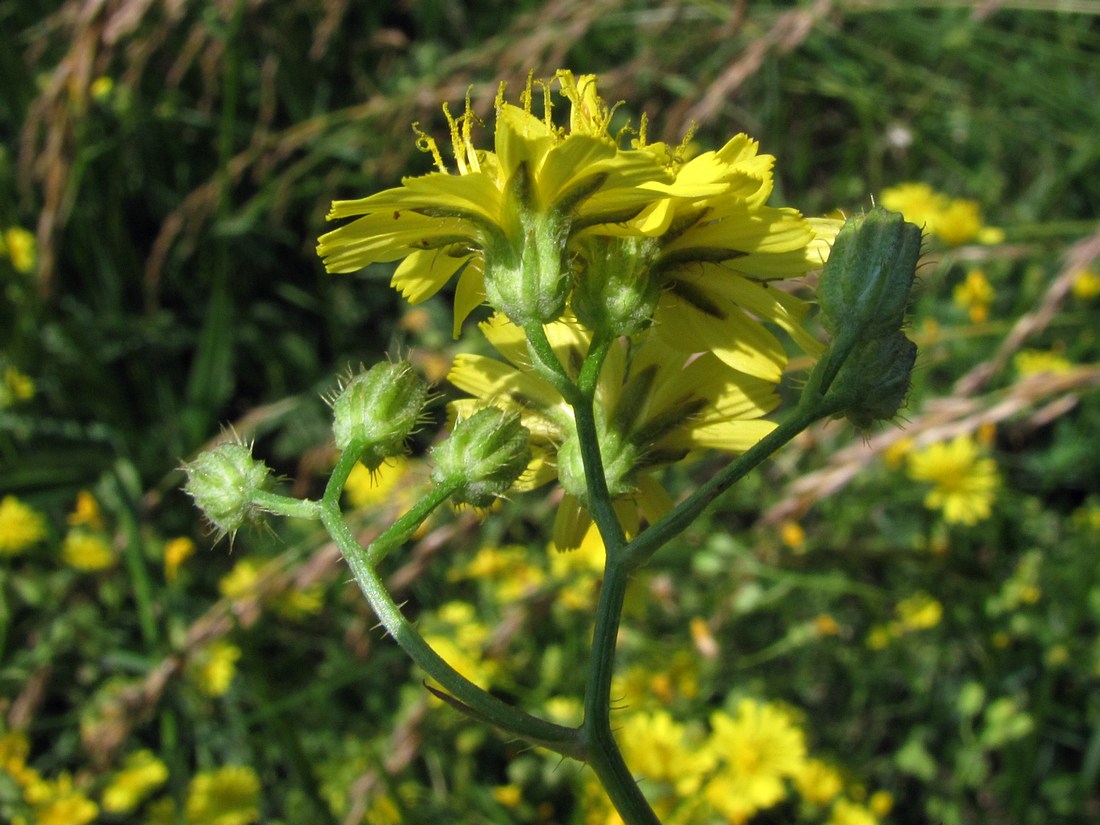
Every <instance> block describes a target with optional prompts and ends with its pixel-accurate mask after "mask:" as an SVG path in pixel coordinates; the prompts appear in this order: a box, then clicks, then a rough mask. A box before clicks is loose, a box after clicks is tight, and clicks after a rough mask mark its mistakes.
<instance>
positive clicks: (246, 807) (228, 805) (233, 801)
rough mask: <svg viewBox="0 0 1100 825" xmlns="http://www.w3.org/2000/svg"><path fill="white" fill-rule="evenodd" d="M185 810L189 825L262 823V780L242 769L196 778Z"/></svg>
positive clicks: (229, 767)
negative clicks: (260, 821) (260, 820)
mask: <svg viewBox="0 0 1100 825" xmlns="http://www.w3.org/2000/svg"><path fill="white" fill-rule="evenodd" d="M185 810H186V813H187V822H188V825H250V823H253V822H257V821H259V819H260V778H259V777H258V776H257V775H256V772H255V771H254V770H252V768H249V767H246V766H243V765H227V766H225V767H224V768H218V769H217V770H213V771H203V772H202V773H198V774H195V776H194V778H192V780H191V784H190V786H189V787H188V791H187V803H186V807H185Z"/></svg>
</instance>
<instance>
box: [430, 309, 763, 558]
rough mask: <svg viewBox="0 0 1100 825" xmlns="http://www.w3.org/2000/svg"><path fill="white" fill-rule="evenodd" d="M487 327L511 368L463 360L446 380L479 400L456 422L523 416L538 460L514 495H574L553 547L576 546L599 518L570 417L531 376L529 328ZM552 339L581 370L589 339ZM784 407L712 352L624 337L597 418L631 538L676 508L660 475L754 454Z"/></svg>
mask: <svg viewBox="0 0 1100 825" xmlns="http://www.w3.org/2000/svg"><path fill="white" fill-rule="evenodd" d="M481 328H482V330H483V331H484V333H485V335H486V337H487V338H488V339H489V341H490V342H491V343H492V344H493V346H494V347H496V349H497V350H498V351H499V352H500V353H501V354H502V355H503V356H504V357H505V359H507V361H506V362H505V361H499V360H496V359H492V358H488V357H484V356H479V355H459V356H458V357H457V358H456V359H455V364H454V367H453V368H452V369H451V373H450V375H449V376H448V378H449V380H450V381H451V383H453V384H454V385H455V386H457V387H458V388H459V389H462V390H465V391H466V392H469V393H471V395H473V396H474V397H473V398H467V399H461V400H458V401H455V402H453V403H452V404H451V405H450V412H451V416H452V418H456V419H457V418H468V417H470V416H471V415H472V414H473V413H474V412H475V411H476V410H477V409H479V408H480V407H482V406H485V405H491V406H498V407H501V408H502V409H505V410H516V411H518V412H519V413H520V415H521V420H522V423H523V425H524V426H525V427H527V429H528V430H529V431H530V433H531V449H532V453H533V456H534V457H533V459H532V461H531V463H530V465H529V466H528V468H527V471H526V473H525V474H524V476H522V477H521V478H520V480H519V482H518V483H517V485H516V488H517V489H520V490H529V489H533V488H535V487H538V486H539V485H541V484H545V483H547V482H548V481H550V480H552V479H553V478H554V477H555V476H556V477H557V478H558V479H559V480H560V482H561V484H562V486H563V487H564V488H565V491H566V496H565V499H564V500H563V502H562V504H561V506H560V507H559V508H558V515H557V519H556V522H555V526H554V542H555V543H556V544H557V546H558V548H559V549H572V548H575V547H577V546H579V544H580V542H581V541H582V540H583V538H584V535H585V533H586V532H587V530H588V527H589V525H590V523H591V519H590V517H589V515H588V513H587V511H586V510H585V508H584V501H585V499H586V498H587V488H586V485H585V480H584V474H583V469H582V467H581V463H580V454H579V443H578V438H577V435H576V425H575V422H574V420H573V413H572V410H571V408H570V407H569V405H568V404H566V402H565V401H564V399H562V397H561V396H560V395H559V394H558V392H557V390H555V389H554V388H553V387H552V386H551V385H550V384H549V383H548V382H546V381H544V380H543V379H542V378H540V377H538V376H537V375H536V374H535V373H534V372H533V371H532V370H531V369H529V366H528V355H527V350H526V345H525V339H524V333H523V330H522V329H520V328H518V327H517V326H515V325H514V324H511V323H509V322H508V321H507V320H506V319H504V318H503V317H501V316H500V315H497V316H494V317H493V318H492V319H490V320H489V321H487V322H486V323H484V324H482V325H481ZM546 335H547V338H548V339H549V341H550V344H551V346H552V347H553V348H554V351H555V353H556V354H557V356H558V359H559V360H560V362H561V363H562V364H564V365H567V366H572V367H573V368H574V369H575V368H576V366H577V365H578V364H579V363H580V362H581V360H582V359H583V355H584V353H585V352H586V351H587V348H588V342H589V338H590V336H589V333H588V332H587V331H586V330H584V329H583V328H581V327H580V326H578V325H576V324H575V323H571V322H570V321H568V320H563V321H560V322H557V323H554V324H550V325H548V326H547V327H546ZM776 403H777V398H776V396H775V394H774V391H773V386H772V385H771V384H769V383H767V382H765V381H761V380H759V379H756V378H752V377H750V376H747V375H745V374H743V373H739V372H736V371H734V370H732V369H729V368H728V367H727V366H726V365H725V364H723V363H722V362H721V361H720V360H719V359H718V358H717V357H715V356H714V355H713V354H711V353H703V354H701V355H697V356H696V355H684V354H682V353H680V352H678V351H676V350H673V349H671V348H670V347H668V346H667V345H666V344H665V343H664V342H663V340H662V339H660V338H659V337H656V336H653V335H646V336H643V337H642V338H641V339H640V340H634V341H630V340H627V339H620V340H619V341H618V342H617V345H616V346H613V347H612V349H611V350H610V351H609V353H608V356H607V358H606V359H605V361H604V365H603V369H602V371H601V373H600V381H599V386H598V388H597V390H596V410H597V428H598V429H599V430H600V443H601V448H602V450H603V458H604V468H605V471H606V473H607V480H608V487H609V490H610V492H611V495H612V496H613V498H614V499H615V504H616V508H617V511H618V513H619V517H620V519H622V520H623V524H624V527H625V528H626V530H627V532H628V533H632V532H636V530H637V528H638V526H639V518H640V516H644V517H645V518H647V519H648V520H649V521H650V522H653V521H655V520H656V519H657V518H660V517H661V516H662V515H664V513H665V512H667V511H668V509H669V508H670V506H671V503H670V501H669V498H668V494H667V493H665V491H664V490H663V489H662V488H661V487H660V485H659V484H657V482H656V481H655V480H654V479H653V478H652V477H651V476H650V475H649V473H650V472H651V471H652V470H654V469H656V468H659V467H662V466H665V465H668V464H671V463H674V462H676V461H679V460H681V459H683V458H684V457H685V456H686V455H687V454H688V453H690V452H692V451H694V450H702V449H717V450H723V451H726V452H732V453H739V452H743V451H745V450H747V449H748V448H749V447H751V446H752V445H753V444H755V443H756V442H757V441H759V440H760V439H761V438H763V437H764V436H765V435H767V434H768V433H769V432H770V431H771V430H772V429H773V427H774V425H773V424H772V423H770V422H767V421H762V420H760V416H762V415H763V414H764V413H766V412H768V411H769V410H771V409H772V408H774V406H775V405H776Z"/></svg>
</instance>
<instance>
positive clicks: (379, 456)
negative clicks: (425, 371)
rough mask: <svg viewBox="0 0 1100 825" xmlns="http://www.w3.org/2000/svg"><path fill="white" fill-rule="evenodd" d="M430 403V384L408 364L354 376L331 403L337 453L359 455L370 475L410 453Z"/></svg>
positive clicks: (382, 365) (380, 367)
mask: <svg viewBox="0 0 1100 825" xmlns="http://www.w3.org/2000/svg"><path fill="white" fill-rule="evenodd" d="M427 402H428V384H427V382H426V381H425V380H424V378H423V377H422V376H421V375H420V374H419V373H418V372H417V371H416V370H414V369H413V367H412V365H411V364H410V363H409V362H408V361H404V360H402V361H396V362H388V361H387V362H381V363H378V364H375V365H374V366H373V367H371V368H370V369H369V370H366V371H363V372H360V373H359V374H357V375H355V376H352V377H351V378H349V379H348V380H347V381H346V382H343V383H342V385H341V386H340V388H339V389H338V390H337V391H336V393H334V395H333V397H332V400H331V404H332V414H333V424H332V431H333V436H334V439H335V442H336V447H337V449H339V450H341V451H345V450H348V449H354V450H357V451H359V452H360V461H362V462H363V464H364V465H366V467H367V468H368V469H370V470H376V469H378V467H379V466H380V465H381V464H382V462H383V461H385V460H386V459H387V458H392V457H393V456H397V455H401V454H402V453H404V452H405V441H406V439H408V437H409V436H410V435H411V434H412V432H413V431H414V430H415V429H416V427H417V426H418V425H419V424H420V423H422V421H423V414H424V407H425V405H426V404H427Z"/></svg>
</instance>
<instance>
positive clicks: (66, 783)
mask: <svg viewBox="0 0 1100 825" xmlns="http://www.w3.org/2000/svg"><path fill="white" fill-rule="evenodd" d="M24 796H25V798H26V800H27V802H29V803H31V806H32V807H33V808H34V823H35V825H88V823H89V822H93V821H95V818H96V817H97V816H99V806H98V805H96V804H95V802H93V801H92V800H90V799H89V798H88V797H87V796H86V795H85V794H84V793H83V792H81V791H79V790H77V789H76V788H75V787H74V786H73V780H72V777H71V776H70V775H69V774H67V773H62V774H60V775H59V776H58V777H57V778H56V779H43V780H41V781H39V782H36V783H34V784H32V785H30V786H29V787H28V788H27V789H26V792H25V794H24Z"/></svg>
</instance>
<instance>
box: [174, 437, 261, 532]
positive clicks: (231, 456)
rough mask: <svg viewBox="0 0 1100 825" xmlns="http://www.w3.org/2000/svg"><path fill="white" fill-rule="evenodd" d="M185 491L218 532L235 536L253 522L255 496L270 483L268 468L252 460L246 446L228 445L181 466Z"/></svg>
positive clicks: (223, 445) (255, 510)
mask: <svg viewBox="0 0 1100 825" xmlns="http://www.w3.org/2000/svg"><path fill="white" fill-rule="evenodd" d="M183 470H184V472H185V473H187V483H186V484H184V487H183V489H184V492H186V493H187V494H188V495H189V496H191V498H193V499H194V500H195V506H197V507H198V508H199V509H200V510H202V511H203V513H204V514H205V515H206V517H207V518H208V519H210V522H211V524H213V525H214V527H215V528H217V529H218V530H219V531H220V532H221V533H234V532H236V531H237V529H238V528H239V527H240V526H241V525H243V524H244V523H245V522H251V521H255V520H256V519H257V517H258V515H259V513H260V510H261V508H260V507H258V506H257V505H256V504H255V503H254V500H253V499H254V495H255V494H256V493H258V492H262V491H265V490H266V489H267V487H268V485H269V484H270V480H271V469H270V468H269V467H268V466H267V465H266V464H264V463H263V462H262V461H258V460H257V459H255V458H253V457H252V448H251V447H250V446H248V445H246V444H239V443H236V442H227V443H225V444H219V445H218V446H217V447H214V448H213V449H212V450H207V451H206V452H203V453H200V454H199V455H198V456H197V457H196V458H195V460H194V461H190V462H188V463H187V464H185V465H184V466H183Z"/></svg>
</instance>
